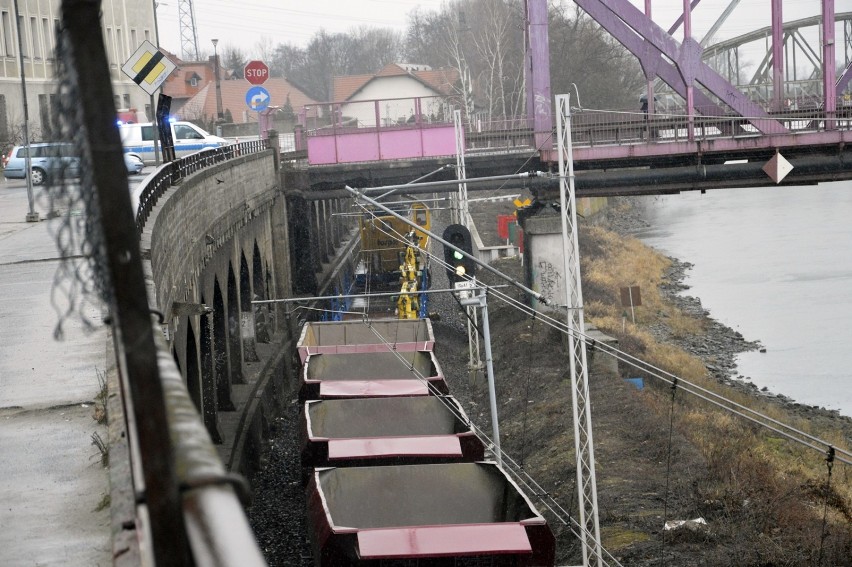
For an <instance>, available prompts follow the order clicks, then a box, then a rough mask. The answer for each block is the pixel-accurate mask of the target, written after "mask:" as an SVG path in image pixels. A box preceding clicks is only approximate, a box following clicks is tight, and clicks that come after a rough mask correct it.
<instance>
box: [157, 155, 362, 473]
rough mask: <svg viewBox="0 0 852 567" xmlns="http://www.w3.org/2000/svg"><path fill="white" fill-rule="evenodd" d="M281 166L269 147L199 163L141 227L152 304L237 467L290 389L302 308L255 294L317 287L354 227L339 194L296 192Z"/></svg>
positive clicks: (283, 294) (252, 453) (213, 434)
mask: <svg viewBox="0 0 852 567" xmlns="http://www.w3.org/2000/svg"><path fill="white" fill-rule="evenodd" d="M284 177H285V176H283V175H282V172H281V168H280V165H279V161H278V158H277V153H276V152H275V151H274V150H264V151H262V152H259V153H255V154H251V155H244V156H239V157H234V158H232V159H229V160H227V161H224V162H221V163H218V164H214V165H210V166H208V167H206V168H204V169H199V170H198V171H196V172H195V173H193V174H191V175H187V176H184V177H183V178H182V180H181V182H180V183H179V184H177V185H175V186H173V187H172V188H170V189H169V190H168V191H166V192H165V193H164V194H163V195H162V196H161V197H160V198H159V201H158V202H157V204H156V205H155V206H154V207H153V208H152V209H151V213H150V215H149V216H148V218H147V220H146V221H145V223H144V226H143V228H142V231H141V241H140V244H141V248H142V258H143V263H144V269H145V273H146V278H147V282H146V283H147V288H148V299H149V304H150V305H151V308H152V309H154V310H157V311H158V312H159V314H162V322H161V326H162V330H163V336H164V338H165V340H166V344H167V345H168V349H169V351H170V353H171V355H172V358H173V359H174V362H175V364H176V366H177V370H179V371H180V374H181V376H182V377H183V381H184V383H185V385H186V389H187V392H188V394H189V398H190V399H191V401H192V402H193V404H194V406H195V407H196V409H197V410H198V413H199V415H200V417H201V419H202V421H203V424H204V428H205V429H206V430H207V432H208V433H209V435H210V438H211V439H212V441H213V442H214V444H216V445H217V446H218V449H219V454H220V456H221V457H222V458H223V461H224V462H225V464H226V465H227V466H229V468H231V469H232V470H234V471H239V472H243V473H249V472H251V470H252V469H253V468H254V465H256V458H257V457H258V455H259V448H260V447H259V444H260V441H261V440H262V437H263V436H264V435H265V433H266V428H267V424H268V421H269V419H270V418H271V417H272V414H273V413H274V412H275V411H276V409H277V405H278V404H280V403H281V401H282V399H284V397H283V396H284V394H286V393H287V392H288V391H289V389H290V388H291V384H292V379H293V376H292V366H291V364H290V362H291V359H290V354H291V352H292V348H290V347H291V345H290V344H289V343H290V341H292V340H293V339H294V333H295V332H296V323H297V322H298V320H299V318H300V317H303V316H304V314H301V313H299V312H298V311H294V310H293V309H291V308H288V307H285V306H284V305H282V304H262V305H257V304H255V305H253V304H252V301H253V300H268V299H273V298H288V297H293V296H294V294H303V295H304V294H309V295H312V294H315V293H317V292H319V291H321V289H322V287H323V286H322V285H321V282H324V281H329V280H330V278H331V276H330V274H332V273H333V269H332V266H331V264H330V261H331V260H332V259H333V258H334V257H335V255H336V251H338V250H339V249H340V247H341V244H342V243H343V242H346V241H352V240H353V239H351V238H350V231H351V229H352V228H353V227H354V226H355V224H354V221H352V220H351V219H350V220H347V219H349V218H350V217H347V216H345V215H342V214H339V213H342V212H344V207H348V205H347V204H346V203H345V202H344V201H345V199H341V198H337V199H330V200H307V199H304V198H303V197H302V196H301V192H300V191H299V190H298V189H297V188H294V187H290V188H288V187H285V186H284V182H283V181H282V179H284ZM324 270H325V271H324ZM270 305H272V306H270ZM291 314H292V316H291ZM286 399H287V400H289V399H290V398H289V397H287V398H286ZM176 433H177V434H180V432H179V431H178V432H176ZM173 435H174V432H173Z"/></svg>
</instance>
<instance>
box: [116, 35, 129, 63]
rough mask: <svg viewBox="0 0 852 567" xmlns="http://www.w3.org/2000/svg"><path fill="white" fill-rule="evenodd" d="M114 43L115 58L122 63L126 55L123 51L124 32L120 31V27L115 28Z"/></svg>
mask: <svg viewBox="0 0 852 567" xmlns="http://www.w3.org/2000/svg"><path fill="white" fill-rule="evenodd" d="M115 43H116V50H115V53H116V58H117V59H118V63H119V64H122V63H124V60H125V59H127V55H125V53H124V34H122V33H121V28H115Z"/></svg>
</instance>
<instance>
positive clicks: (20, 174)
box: [3, 142, 145, 185]
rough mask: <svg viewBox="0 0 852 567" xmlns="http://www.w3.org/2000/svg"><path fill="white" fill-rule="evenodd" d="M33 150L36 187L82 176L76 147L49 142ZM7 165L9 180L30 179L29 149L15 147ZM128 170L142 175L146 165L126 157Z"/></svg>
mask: <svg viewBox="0 0 852 567" xmlns="http://www.w3.org/2000/svg"><path fill="white" fill-rule="evenodd" d="M29 147H30V149H31V153H30V160H31V162H32V163H31V168H32V181H33V185H42V184H43V183H45V182H46V181H47V179H48V177H49V176H52V175H58V174H62V175H64V176H65V177H74V178H76V177H79V176H80V158H79V156H77V155H76V153H77V152H76V151H75V148H74V145H73V144H69V143H53V142H45V143H40V144H30V146H29ZM3 163H4V169H3V176H4V177H5V178H6V179H24V178H26V168H27V147H26V146H15V147H14V148H12V150H11V151H10V152H9V153H8V154H7V156H4V158H3ZM124 166H125V168H126V170H127V174H128V175H138V174H139V173H141V172H142V169H143V168H144V167H145V164H144V163H142V160H141V159H139V158H137V157H135V156H132V155H128V154H124Z"/></svg>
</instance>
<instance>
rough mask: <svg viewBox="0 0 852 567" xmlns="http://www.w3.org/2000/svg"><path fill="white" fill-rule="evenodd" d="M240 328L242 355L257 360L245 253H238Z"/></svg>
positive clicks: (249, 277)
mask: <svg viewBox="0 0 852 567" xmlns="http://www.w3.org/2000/svg"><path fill="white" fill-rule="evenodd" d="M240 323H241V327H240V330H241V331H242V336H243V356H245V359H246V360H247V361H251V362H257V361H258V360H260V358H258V356H257V347H256V346H255V335H254V326H255V325H254V312H253V311H252V309H251V272H250V271H249V267H248V262H247V261H246V255H245V253H241V254H240Z"/></svg>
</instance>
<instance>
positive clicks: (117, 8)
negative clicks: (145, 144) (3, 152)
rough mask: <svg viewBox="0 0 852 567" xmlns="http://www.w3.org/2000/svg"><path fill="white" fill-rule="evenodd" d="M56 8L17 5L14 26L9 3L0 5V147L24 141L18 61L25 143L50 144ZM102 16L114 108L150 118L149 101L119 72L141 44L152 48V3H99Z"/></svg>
mask: <svg viewBox="0 0 852 567" xmlns="http://www.w3.org/2000/svg"><path fill="white" fill-rule="evenodd" d="M60 6H61V1H60V0H18V17H17V21H16V18H15V2H14V0H0V144H4V145H5V146H8V145H12V144H15V143H18V142H21V141H22V140H23V125H24V104H23V92H22V88H21V59H20V55H22V56H23V69H24V77H25V81H26V90H27V107H28V112H27V114H28V117H29V120H28V122H29V133H30V136H29V137H30V140H31V141H50V139H51V134H52V128H51V124H52V118H51V115H52V108H53V105H54V104H55V102H56V91H57V81H56V77H55V73H56V56H55V54H54V51H55V48H56V31H55V30H56V27H57V25H58V23H59V18H60V14H59V10H60ZM101 11H102V14H103V16H102V17H103V20H102V31H103V37H104V43H105V45H106V52H107V58H108V61H109V74H110V78H111V79H112V85H113V92H114V95H115V107H116V109H133V110H135V111H137V113H138V116H139V119H140V120H141V119H142V118H143V117H144V116H147V117H148V118H151V117H152V116H153V113H152V112H151V97H150V96H149V95H148V93H146V92H145V91H144V90H142V88H141V87H139V86H138V85H137V84H136V83H134V82H133V81H132V80H130V78H129V77H127V76H126V75H125V74H124V73H123V72H122V71H121V66H122V65H123V64H124V62H125V61H127V59H128V58H129V57H130V56H131V55H132V54H133V52H134V51H136V49H137V48H138V47H139V46H140V45H141V44H142V42H143V41H145V40H148V41H150V42H151V43H153V44H154V45H156V44H157V37H156V24H155V17H154V2H153V1H148V0H103V1H102V4H101ZM18 30H20V34H21V37H20V39H21V41H20V44H19V42H18ZM18 45H21V48H20V50H19V49H18Z"/></svg>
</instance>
